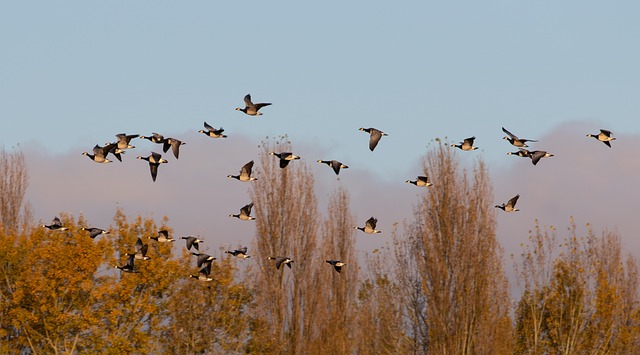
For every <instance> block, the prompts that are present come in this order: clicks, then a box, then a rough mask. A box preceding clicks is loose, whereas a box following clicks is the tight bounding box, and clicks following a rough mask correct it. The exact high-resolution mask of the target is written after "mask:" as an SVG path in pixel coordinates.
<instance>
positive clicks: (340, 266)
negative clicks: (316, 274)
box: [325, 260, 347, 273]
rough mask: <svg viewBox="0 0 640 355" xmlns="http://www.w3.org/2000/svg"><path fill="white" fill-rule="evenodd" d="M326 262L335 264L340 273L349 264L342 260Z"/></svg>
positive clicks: (334, 266)
mask: <svg viewBox="0 0 640 355" xmlns="http://www.w3.org/2000/svg"><path fill="white" fill-rule="evenodd" d="M325 262H327V263H329V264H331V265H333V268H334V269H336V271H337V272H338V273H340V272H341V271H342V267H343V266H345V265H347V264H345V263H343V262H342V261H340V260H325Z"/></svg>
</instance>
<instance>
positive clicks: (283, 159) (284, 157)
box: [269, 152, 300, 169]
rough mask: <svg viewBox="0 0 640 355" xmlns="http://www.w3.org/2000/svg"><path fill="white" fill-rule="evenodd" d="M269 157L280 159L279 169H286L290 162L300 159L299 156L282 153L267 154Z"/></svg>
mask: <svg viewBox="0 0 640 355" xmlns="http://www.w3.org/2000/svg"><path fill="white" fill-rule="evenodd" d="M269 155H275V156H277V157H278V158H280V168H282V169H284V168H286V167H287V165H289V162H290V161H292V160H298V159H300V157H299V156H297V155H293V154H292V153H290V152H282V153H276V152H271V153H269Z"/></svg>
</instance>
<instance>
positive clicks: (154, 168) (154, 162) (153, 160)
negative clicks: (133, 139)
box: [138, 152, 169, 181]
mask: <svg viewBox="0 0 640 355" xmlns="http://www.w3.org/2000/svg"><path fill="white" fill-rule="evenodd" d="M138 159H142V160H146V161H148V162H149V169H151V179H153V181H156V177H157V176H158V167H159V166H160V164H165V163H168V162H169V161H167V160H166V159H162V155H161V154H159V153H156V152H151V155H149V156H148V157H141V156H139V157H138Z"/></svg>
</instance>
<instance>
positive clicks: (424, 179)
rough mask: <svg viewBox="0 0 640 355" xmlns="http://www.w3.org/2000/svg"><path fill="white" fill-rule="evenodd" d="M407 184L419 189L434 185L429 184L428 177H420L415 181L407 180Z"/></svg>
mask: <svg viewBox="0 0 640 355" xmlns="http://www.w3.org/2000/svg"><path fill="white" fill-rule="evenodd" d="M405 182H406V183H407V184H413V185H416V186H419V187H427V186H431V185H433V184H432V183H431V182H429V178H428V177H426V176H418V177H417V178H416V180H415V181H412V180H407V181H405Z"/></svg>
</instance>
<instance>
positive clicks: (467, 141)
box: [451, 137, 478, 150]
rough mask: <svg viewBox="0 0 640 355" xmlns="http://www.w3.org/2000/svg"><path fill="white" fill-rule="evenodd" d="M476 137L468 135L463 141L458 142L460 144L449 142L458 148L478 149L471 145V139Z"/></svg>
mask: <svg viewBox="0 0 640 355" xmlns="http://www.w3.org/2000/svg"><path fill="white" fill-rule="evenodd" d="M475 139H476V137H469V138H467V139H465V140H464V141H463V142H460V144H451V146H452V147H456V148H460V149H462V150H476V149H478V147H474V146H473V141H474V140H475Z"/></svg>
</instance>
